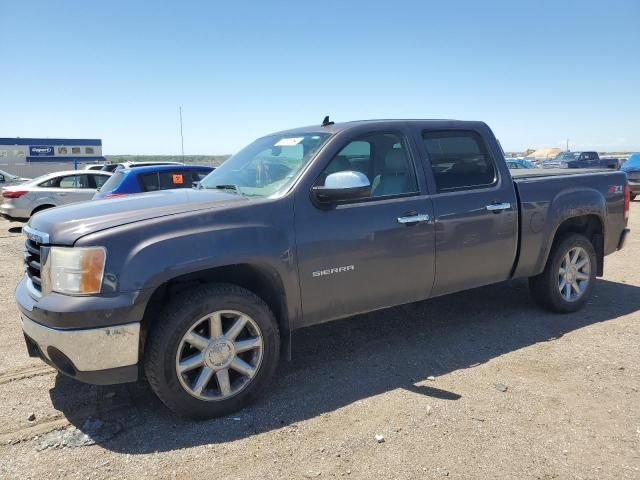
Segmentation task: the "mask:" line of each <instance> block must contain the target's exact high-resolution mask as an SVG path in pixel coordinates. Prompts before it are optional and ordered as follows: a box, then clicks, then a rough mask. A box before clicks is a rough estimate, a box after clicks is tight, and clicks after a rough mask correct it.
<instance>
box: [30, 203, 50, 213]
mask: <svg viewBox="0 0 640 480" xmlns="http://www.w3.org/2000/svg"><path fill="white" fill-rule="evenodd" d="M53 207H55V205H39V206H37V207H36V208H34V209H33V212H31V215H35V214H36V213H38V212H41V211H42V210H46V209H47V208H53Z"/></svg>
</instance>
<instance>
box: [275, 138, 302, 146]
mask: <svg viewBox="0 0 640 480" xmlns="http://www.w3.org/2000/svg"><path fill="white" fill-rule="evenodd" d="M302 140H304V137H290V138H281V139H280V140H278V141H277V142H276V144H275V145H274V147H293V146H294V145H298V144H299V143H300V142H301V141H302Z"/></svg>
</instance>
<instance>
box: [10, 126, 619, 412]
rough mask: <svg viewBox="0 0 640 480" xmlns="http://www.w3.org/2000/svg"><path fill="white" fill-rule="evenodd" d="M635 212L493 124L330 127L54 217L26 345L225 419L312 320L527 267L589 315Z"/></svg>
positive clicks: (39, 255)
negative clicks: (514, 153) (529, 153)
mask: <svg viewBox="0 0 640 480" xmlns="http://www.w3.org/2000/svg"><path fill="white" fill-rule="evenodd" d="M628 211H629V189H628V186H627V181H626V176H625V174H624V173H622V172H616V171H600V172H589V171H578V170H573V171H571V170H546V171H545V170H539V169H535V170H534V169H531V170H522V171H521V172H517V173H516V172H512V173H510V172H509V170H508V168H507V165H506V162H505V159H504V156H503V152H502V150H501V148H500V146H499V144H498V142H497V140H496V138H495V137H494V135H493V134H492V132H491V130H490V129H489V127H487V125H486V124H484V123H481V122H466V121H450V120H371V121H358V122H349V123H341V124H334V123H333V122H330V121H329V120H328V119H325V121H324V122H323V123H322V125H317V126H311V127H306V128H299V129H294V130H287V131H283V132H279V133H275V134H271V135H267V136H265V137H263V138H260V139H258V140H256V141H255V142H253V143H251V144H250V145H249V146H247V147H246V148H244V149H243V150H241V151H240V152H239V153H237V154H236V155H234V156H233V157H231V158H230V159H229V160H227V161H226V162H225V163H224V164H223V165H222V166H220V167H219V168H218V169H216V170H215V171H214V172H212V173H211V174H209V175H208V176H207V177H205V179H203V180H202V182H201V183H200V185H199V186H198V188H197V189H182V190H170V191H163V192H154V193H145V194H138V195H131V196H127V197H122V198H120V199H110V200H97V201H92V202H87V203H82V204H75V205H70V206H63V207H59V208H55V209H51V210H48V211H45V212H42V213H38V214H37V215H35V216H33V217H32V218H31V220H30V221H29V224H28V225H27V226H25V227H24V232H25V234H26V236H27V240H26V244H25V264H26V274H25V276H24V278H23V279H22V281H21V282H20V283H19V285H18V287H17V290H16V299H17V302H18V305H19V308H20V312H21V325H22V329H23V331H24V334H25V339H26V344H27V349H28V352H29V353H30V355H32V356H37V357H40V358H41V359H42V360H44V361H45V362H47V363H48V364H50V365H52V366H54V367H55V368H56V369H58V370H59V371H60V372H62V373H64V374H66V375H69V376H71V377H74V378H76V379H78V380H81V381H85V382H89V383H95V384H111V383H119V382H131V381H135V380H137V379H138V378H139V377H140V376H142V375H144V376H146V378H147V380H148V382H149V383H150V385H151V387H152V389H153V390H154V391H155V393H156V394H157V395H158V397H159V398H160V399H161V400H162V401H163V402H164V403H165V404H166V405H167V406H168V407H169V408H171V409H172V410H174V411H175V412H178V413H179V414H183V415H188V416H193V417H212V416H218V415H224V414H227V413H230V412H232V411H234V410H236V409H239V408H241V407H242V406H244V405H246V404H247V403H248V402H250V401H251V400H252V399H254V398H256V396H258V395H259V394H261V393H262V392H263V391H264V390H265V388H266V387H267V386H268V385H269V382H270V377H271V375H272V373H273V372H274V369H275V368H276V364H277V362H278V360H279V358H281V357H285V358H287V357H288V358H290V348H291V347H290V345H291V332H292V331H294V330H296V329H299V328H301V327H305V326H308V325H312V324H317V323H320V322H326V321H329V320H335V319H338V318H343V317H348V316H352V315H355V314H358V313H363V312H368V311H372V310H376V309H381V308H387V307H391V306H394V305H399V304H404V303H409V302H416V301H420V300H424V299H427V298H430V297H436V296H439V295H445V294H449V293H453V292H458V291H461V290H464V289H469V288H474V287H479V286H481V285H487V284H491V283H496V282H502V281H505V280H509V279H513V278H522V277H528V278H529V283H530V287H531V294H532V297H533V298H534V299H535V301H537V302H538V303H539V304H540V305H541V306H543V307H544V308H547V309H549V310H551V311H554V312H573V311H576V310H578V309H579V308H581V307H582V306H584V304H585V302H586V301H587V299H588V298H589V295H590V293H591V291H592V289H593V287H594V283H595V278H596V277H597V276H601V275H602V274H603V261H604V257H605V256H606V255H609V254H611V253H613V252H615V251H616V250H618V249H620V248H622V246H623V244H624V240H625V236H626V235H627V233H628V229H627V217H628Z"/></svg>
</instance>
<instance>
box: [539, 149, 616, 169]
mask: <svg viewBox="0 0 640 480" xmlns="http://www.w3.org/2000/svg"><path fill="white" fill-rule="evenodd" d="M542 166H543V167H544V168H611V169H614V170H615V169H617V168H618V167H619V166H620V159H618V158H600V155H598V152H562V153H560V154H559V155H558V156H557V157H556V158H554V159H553V160H547V161H545V162H542Z"/></svg>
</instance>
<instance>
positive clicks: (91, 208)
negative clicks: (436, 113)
mask: <svg viewBox="0 0 640 480" xmlns="http://www.w3.org/2000/svg"><path fill="white" fill-rule="evenodd" d="M249 201H250V200H249V199H248V198H247V197H243V196H241V195H238V194H236V193H226V192H220V191H214V190H192V189H180V190H165V191H162V192H153V193H141V194H137V195H129V196H126V197H117V198H110V199H105V200H92V201H89V202H82V203H76V204H72V205H66V206H63V207H56V208H52V209H49V210H44V211H42V212H40V213H37V214H36V215H34V216H33V217H31V220H29V226H30V227H31V228H32V229H35V230H37V231H38V232H42V233H46V234H48V235H49V242H48V243H50V244H54V245H72V244H73V243H74V242H75V241H76V240H78V239H79V238H80V237H83V236H85V235H88V234H90V233H95V232H98V231H100V230H105V229H108V228H113V227H117V226H120V225H125V224H128V223H134V222H140V221H143V220H150V219H153V218H158V217H165V216H170V215H176V214H180V213H186V212H192V211H196V210H207V209H212V208H225V207H227V206H230V205H233V204H237V203H238V202H249Z"/></svg>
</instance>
